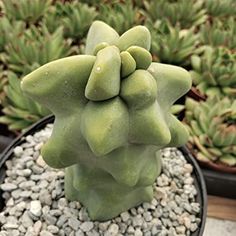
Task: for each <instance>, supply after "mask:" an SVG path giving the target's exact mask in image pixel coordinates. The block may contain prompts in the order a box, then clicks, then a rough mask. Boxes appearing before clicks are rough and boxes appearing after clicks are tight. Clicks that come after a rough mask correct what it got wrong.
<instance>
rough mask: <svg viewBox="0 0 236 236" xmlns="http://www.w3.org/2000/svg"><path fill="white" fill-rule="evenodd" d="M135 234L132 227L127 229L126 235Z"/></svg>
mask: <svg viewBox="0 0 236 236" xmlns="http://www.w3.org/2000/svg"><path fill="white" fill-rule="evenodd" d="M134 232H135V230H134V227H133V226H129V227H128V229H127V233H129V234H133V233H134Z"/></svg>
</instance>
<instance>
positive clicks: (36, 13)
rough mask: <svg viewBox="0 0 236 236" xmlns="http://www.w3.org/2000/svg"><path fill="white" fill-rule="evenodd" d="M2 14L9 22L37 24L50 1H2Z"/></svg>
mask: <svg viewBox="0 0 236 236" xmlns="http://www.w3.org/2000/svg"><path fill="white" fill-rule="evenodd" d="M2 2H3V12H4V13H5V15H6V16H7V18H8V19H10V20H22V21H25V22H28V23H33V24H34V23H37V22H38V21H39V20H40V19H41V18H42V16H43V15H44V14H45V12H46V11H47V10H48V8H49V6H50V4H51V0H34V1H32V0H2Z"/></svg>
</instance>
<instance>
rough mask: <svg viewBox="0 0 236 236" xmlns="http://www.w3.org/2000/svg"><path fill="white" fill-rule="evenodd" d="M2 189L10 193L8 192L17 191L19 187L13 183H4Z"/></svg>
mask: <svg viewBox="0 0 236 236" xmlns="http://www.w3.org/2000/svg"><path fill="white" fill-rule="evenodd" d="M1 189H2V190H3V191H8V192H10V191H12V190H15V189H17V185H15V184H12V183H4V184H1Z"/></svg>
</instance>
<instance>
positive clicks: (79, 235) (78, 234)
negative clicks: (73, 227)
mask: <svg viewBox="0 0 236 236" xmlns="http://www.w3.org/2000/svg"><path fill="white" fill-rule="evenodd" d="M84 235H85V234H84V232H83V231H82V230H78V231H77V232H75V236H84Z"/></svg>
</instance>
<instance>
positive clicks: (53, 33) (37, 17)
mask: <svg viewBox="0 0 236 236" xmlns="http://www.w3.org/2000/svg"><path fill="white" fill-rule="evenodd" d="M235 9H236V1H235V0H204V1H203V0H155V1H151V0H128V1H124V0H111V1H108V0H102V1H98V0H87V1H85V0H81V1H78V0H2V1H0V10H1V14H0V97H6V96H7V95H6V94H5V92H4V90H3V87H4V86H5V85H7V84H8V81H7V80H8V79H7V78H8V77H7V76H6V74H7V72H8V71H12V72H14V73H16V74H17V77H18V78H19V80H20V79H21V78H22V77H23V75H25V74H27V73H29V72H31V71H33V70H34V69H36V68H38V67H40V66H41V65H43V64H45V63H47V62H49V61H51V60H55V59H58V58H61V57H65V56H69V55H76V54H85V43H86V39H85V36H86V34H87V32H88V28H89V26H90V25H91V23H92V21H93V20H96V19H100V20H103V21H104V22H106V23H108V24H109V25H111V26H112V27H113V28H114V29H115V30H116V31H117V32H118V33H119V34H122V33H124V32H125V31H127V30H128V29H129V28H131V27H133V26H135V25H139V24H142V25H145V26H147V27H148V29H149V30H150V32H151V35H152V42H151V51H150V52H151V54H152V57H153V60H154V61H158V62H162V63H171V64H175V65H178V66H184V67H185V68H186V69H188V70H192V72H191V73H192V75H193V78H194V82H195V83H194V85H195V86H197V88H199V89H200V91H201V92H202V93H204V94H207V95H211V94H220V96H226V95H227V96H232V97H235V84H234V80H235V79H234V76H235V73H234V70H235V69H234V66H233V65H232V64H233V63H235V59H234V58H235V56H234V54H235V48H236V37H235V35H236V24H235V20H236V17H235V16H236V10H235ZM206 46H207V47H208V46H211V47H212V48H213V51H214V53H210V54H212V56H210V57H212V58H215V57H219V59H218V60H215V59H214V60H213V59H206V57H209V56H206V54H207V53H202V52H203V49H204V48H205V47H206ZM99 47H101V48H103V47H104V45H103V44H102V42H101V44H100V45H99ZM99 47H98V48H96V50H97V51H99V50H100V49H101V48H99ZM217 47H221V48H224V49H215V48H217ZM207 51H208V50H207ZM192 55H195V56H194V57H192ZM122 58H123V59H124V60H127V61H129V63H131V64H130V66H129V67H127V68H123V72H122V73H123V75H126V74H127V73H129V71H130V70H133V67H134V66H135V65H136V64H135V63H136V62H134V61H133V60H132V59H130V58H132V57H130V55H129V54H128V53H122ZM191 58H193V60H192V61H193V63H192V62H191ZM196 58H197V59H196ZM212 60H213V61H212ZM194 61H195V62H194ZM196 61H197V62H196ZM199 61H200V62H199ZM206 61H207V63H206V65H204V66H202V68H201V69H199V68H198V69H196V65H195V64H196V63H200V64H204V63H205V62H206ZM209 61H212V62H209ZM225 63H228V67H227V66H226V64H225ZM210 65H211V66H212V68H211V66H210ZM217 66H218V67H219V68H218V69H217ZM225 73H228V74H225ZM206 81H208V82H206ZM209 81H216V82H214V83H216V85H212V82H209ZM219 81H220V82H219ZM5 91H7V90H6V89H5ZM0 99H1V98H0ZM8 101H9V100H5V102H4V103H3V104H4V105H3V104H2V106H4V107H5V106H7V102H8ZM12 106H14V105H12ZM4 107H3V108H4ZM15 108H16V109H18V107H17V106H16V107H15ZM28 112H29V113H30V112H31V111H28ZM3 113H4V112H3ZM32 115H34V113H32Z"/></svg>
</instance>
